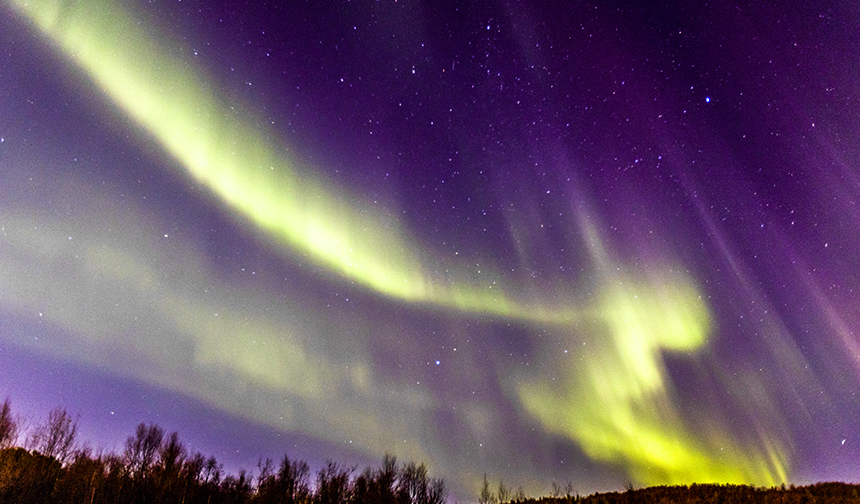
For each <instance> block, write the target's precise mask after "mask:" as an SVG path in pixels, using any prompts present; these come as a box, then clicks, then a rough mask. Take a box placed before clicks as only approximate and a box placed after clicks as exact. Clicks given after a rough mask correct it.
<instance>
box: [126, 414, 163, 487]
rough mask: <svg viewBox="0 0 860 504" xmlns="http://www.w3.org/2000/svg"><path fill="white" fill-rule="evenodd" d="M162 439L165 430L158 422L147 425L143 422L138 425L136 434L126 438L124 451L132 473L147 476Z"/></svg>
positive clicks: (127, 465) (141, 476)
mask: <svg viewBox="0 0 860 504" xmlns="http://www.w3.org/2000/svg"><path fill="white" fill-rule="evenodd" d="M162 439H164V431H163V430H162V429H161V427H159V426H158V425H157V424H149V426H146V425H145V424H143V423H141V424H140V425H138V426H137V431H136V432H135V435H134V436H129V437H128V439H126V441H125V452H124V453H123V458H124V459H125V463H126V467H128V470H129V471H130V472H131V474H133V475H134V476H136V477H139V478H146V476H147V473H148V472H149V468H150V467H151V466H152V464H153V463H154V462H155V457H156V455H157V454H158V452H159V450H160V449H161V441H162Z"/></svg>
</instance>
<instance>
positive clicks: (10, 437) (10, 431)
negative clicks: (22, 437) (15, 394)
mask: <svg viewBox="0 0 860 504" xmlns="http://www.w3.org/2000/svg"><path fill="white" fill-rule="evenodd" d="M18 424H19V422H18V420H17V419H16V418H15V417H14V416H12V406H11V405H10V404H9V398H8V397H7V398H6V400H5V401H3V406H0V449H2V448H8V447H10V446H12V445H13V444H14V443H15V441H16V440H17V439H18Z"/></svg>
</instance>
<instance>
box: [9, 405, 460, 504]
mask: <svg viewBox="0 0 860 504" xmlns="http://www.w3.org/2000/svg"><path fill="white" fill-rule="evenodd" d="M21 431H22V421H21V419H20V417H16V416H15V415H13V413H12V410H11V406H10V404H9V400H8V399H7V400H6V401H5V402H4V403H3V405H2V406H0V502H2V503H3V504H41V503H57V504H64V503H69V504H71V503H75V504H78V503H89V504H363V503H374V504H376V503H379V504H443V503H445V502H446V500H447V491H446V489H445V484H444V482H443V480H442V479H437V478H431V477H430V476H429V474H428V472H427V468H426V466H425V465H424V464H416V463H414V462H408V463H405V464H398V462H397V459H396V458H395V457H394V456H393V455H386V456H385V457H384V458H383V460H382V465H381V466H380V467H378V468H370V467H368V468H366V469H365V470H364V471H362V472H361V473H356V468H355V467H348V466H345V465H341V464H337V463H335V462H331V461H329V462H327V463H326V464H325V465H324V466H323V467H322V468H321V469H319V470H318V471H317V472H316V473H312V471H311V469H310V467H309V466H308V464H307V463H306V462H304V461H302V460H294V459H291V458H290V457H289V456H287V455H284V457H283V458H282V459H281V460H280V461H279V463H277V464H276V463H275V462H274V461H273V460H271V459H266V460H262V459H261V460H260V461H259V462H258V464H257V468H256V469H257V470H256V471H255V472H254V474H253V475H252V474H250V473H248V472H247V471H245V470H240V471H239V473H238V474H228V473H226V472H225V471H224V470H223V466H222V465H221V464H219V463H218V461H217V460H216V459H215V457H205V456H204V455H203V454H201V453H199V452H191V451H189V450H188V448H187V447H186V446H185V445H184V444H183V443H182V441H180V439H179V435H178V434H177V433H176V432H172V433H169V434H168V433H165V432H164V430H163V429H162V428H161V427H160V426H158V425H157V424H152V423H151V424H148V425H147V424H144V423H141V424H140V425H138V426H137V429H136V430H135V432H134V434H132V435H130V436H129V437H128V439H127V440H126V442H125V446H124V449H123V451H122V452H121V453H94V452H93V450H92V449H90V448H88V447H85V446H82V445H79V444H78V439H77V432H78V419H77V418H75V417H72V416H71V415H69V414H68V412H66V411H65V410H64V409H61V408H57V409H54V410H52V411H51V412H50V413H49V415H48V417H47V419H46V420H45V421H44V422H42V423H40V424H38V425H36V427H35V428H34V429H32V430H31V432H30V433H29V434H28V435H26V436H25V435H24V433H23V432H21ZM19 438H23V442H22V443H21V444H20V445H19V444H18V441H19Z"/></svg>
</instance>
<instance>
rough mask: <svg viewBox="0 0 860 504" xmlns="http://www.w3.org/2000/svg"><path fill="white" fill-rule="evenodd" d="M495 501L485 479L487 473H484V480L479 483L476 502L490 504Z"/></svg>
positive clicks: (488, 483)
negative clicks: (479, 489) (479, 488)
mask: <svg viewBox="0 0 860 504" xmlns="http://www.w3.org/2000/svg"><path fill="white" fill-rule="evenodd" d="M495 501H496V496H495V495H493V491H492V490H490V482H489V481H487V473H484V482H483V483H481V491H480V493H478V502H479V503H480V504H492V503H493V502H495Z"/></svg>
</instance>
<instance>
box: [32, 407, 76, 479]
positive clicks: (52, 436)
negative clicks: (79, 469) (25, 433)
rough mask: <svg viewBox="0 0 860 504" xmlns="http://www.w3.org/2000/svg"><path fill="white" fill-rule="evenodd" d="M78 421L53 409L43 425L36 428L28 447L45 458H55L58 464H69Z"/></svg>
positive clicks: (65, 413)
mask: <svg viewBox="0 0 860 504" xmlns="http://www.w3.org/2000/svg"><path fill="white" fill-rule="evenodd" d="M77 434H78V420H77V419H72V417H71V415H69V414H68V413H67V412H66V410H64V409H62V408H55V409H53V410H51V412H50V413H48V418H47V420H46V421H45V423H42V424H39V425H37V426H36V429H35V430H34V432H33V434H32V436H31V437H30V442H29V445H30V447H31V448H32V449H34V450H36V451H38V452H39V453H41V454H42V455H45V456H47V457H53V458H56V459H57V460H58V461H59V462H60V464H63V465H64V464H67V463H69V462H71V459H72V455H74V452H75V437H76V436H77Z"/></svg>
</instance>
